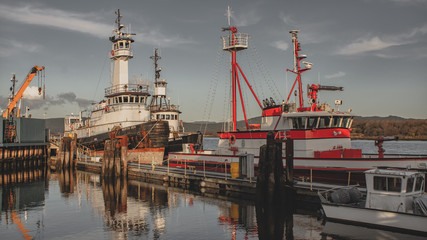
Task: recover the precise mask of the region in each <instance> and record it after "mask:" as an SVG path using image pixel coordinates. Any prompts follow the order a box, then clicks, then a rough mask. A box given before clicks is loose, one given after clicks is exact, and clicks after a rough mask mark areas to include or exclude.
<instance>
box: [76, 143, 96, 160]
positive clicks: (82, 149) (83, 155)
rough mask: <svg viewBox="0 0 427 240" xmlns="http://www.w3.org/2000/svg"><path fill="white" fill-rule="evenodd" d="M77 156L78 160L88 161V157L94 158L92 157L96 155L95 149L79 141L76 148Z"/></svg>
mask: <svg viewBox="0 0 427 240" xmlns="http://www.w3.org/2000/svg"><path fill="white" fill-rule="evenodd" d="M76 152H77V154H76V156H77V161H80V162H82V161H84V162H87V158H89V159H92V157H95V151H94V150H92V149H90V148H88V147H86V146H84V145H81V144H78V143H77V149H76Z"/></svg>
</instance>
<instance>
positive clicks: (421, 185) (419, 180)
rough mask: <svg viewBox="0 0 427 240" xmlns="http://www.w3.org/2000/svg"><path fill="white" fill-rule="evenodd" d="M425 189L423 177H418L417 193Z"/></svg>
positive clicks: (416, 183)
mask: <svg viewBox="0 0 427 240" xmlns="http://www.w3.org/2000/svg"><path fill="white" fill-rule="evenodd" d="M422 187H423V177H417V181H416V182H415V191H416V192H418V191H420V190H421V188H422Z"/></svg>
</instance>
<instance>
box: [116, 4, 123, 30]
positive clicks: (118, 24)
mask: <svg viewBox="0 0 427 240" xmlns="http://www.w3.org/2000/svg"><path fill="white" fill-rule="evenodd" d="M115 13H116V15H117V19H116V23H117V29H118V30H119V31H120V29H122V28H123V27H124V26H123V25H121V24H120V19H122V17H123V16H122V15H120V9H117V11H116V12H115Z"/></svg>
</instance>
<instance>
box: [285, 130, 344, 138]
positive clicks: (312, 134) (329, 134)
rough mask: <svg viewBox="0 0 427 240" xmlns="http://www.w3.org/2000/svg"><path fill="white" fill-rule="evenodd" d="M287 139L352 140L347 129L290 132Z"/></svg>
mask: <svg viewBox="0 0 427 240" xmlns="http://www.w3.org/2000/svg"><path fill="white" fill-rule="evenodd" d="M286 137H287V138H292V139H317V138H350V130H349V129H347V128H328V129H310V130H290V131H287V132H286Z"/></svg>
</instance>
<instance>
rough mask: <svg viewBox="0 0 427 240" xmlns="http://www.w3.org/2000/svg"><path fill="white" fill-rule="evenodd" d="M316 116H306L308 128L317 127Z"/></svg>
mask: <svg viewBox="0 0 427 240" xmlns="http://www.w3.org/2000/svg"><path fill="white" fill-rule="evenodd" d="M318 119H319V118H318V117H309V118H308V129H313V128H317V122H318Z"/></svg>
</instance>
